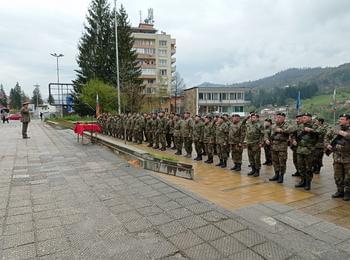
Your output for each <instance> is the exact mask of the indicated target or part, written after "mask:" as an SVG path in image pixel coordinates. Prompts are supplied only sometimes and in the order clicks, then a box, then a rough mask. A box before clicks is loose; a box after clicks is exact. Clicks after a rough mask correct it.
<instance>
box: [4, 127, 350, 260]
mask: <svg viewBox="0 0 350 260" xmlns="http://www.w3.org/2000/svg"><path fill="white" fill-rule="evenodd" d="M0 133H1V136H6V138H1V139H0V147H1V151H0V158H1V161H0V223H1V225H0V227H1V236H0V249H1V253H0V257H1V258H2V259H211V260H212V259H289V260H290V259H332V260H333V259H349V258H350V252H349V248H350V246H349V243H350V231H349V230H347V229H344V228H341V227H338V226H335V225H333V224H330V223H328V222H325V221H322V220H321V219H319V218H315V217H312V216H310V215H307V214H303V213H302V212H300V211H298V210H295V209H293V208H292V207H288V206H284V205H281V204H277V203H274V202H269V203H264V204H259V205H254V206H251V207H247V208H242V209H239V210H236V211H235V212H232V211H227V210H225V209H223V208H222V207H220V206H217V205H214V204H211V203H209V202H207V201H206V200H204V199H203V198H201V197H200V196H198V195H196V194H193V193H191V192H189V191H188V190H187V189H184V188H182V187H179V186H177V185H174V184H172V182H169V181H167V180H164V179H162V178H160V177H159V175H157V174H154V173H151V172H147V171H144V170H141V169H137V168H134V167H130V166H129V165H128V163H127V162H125V161H124V160H123V159H121V158H118V157H117V156H116V155H114V154H113V153H112V152H111V151H109V150H107V149H106V148H103V147H101V146H98V145H81V144H77V143H76V139H75V136H74V135H73V133H72V131H70V130H56V129H53V128H51V127H49V126H46V125H44V124H41V123H40V122H32V123H31V125H30V128H29V134H30V136H31V137H32V138H31V139H29V140H23V139H21V138H20V125H19V124H18V123H13V122H11V124H9V125H6V126H3V125H1V127H0Z"/></svg>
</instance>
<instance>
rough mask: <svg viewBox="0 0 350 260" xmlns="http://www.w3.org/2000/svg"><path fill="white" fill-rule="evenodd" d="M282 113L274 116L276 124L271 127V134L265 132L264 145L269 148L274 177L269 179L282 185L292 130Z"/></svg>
mask: <svg viewBox="0 0 350 260" xmlns="http://www.w3.org/2000/svg"><path fill="white" fill-rule="evenodd" d="M285 119H286V115H285V114H284V113H277V114H276V118H275V120H276V122H275V124H274V125H272V127H271V134H270V135H269V134H268V133H267V132H265V137H264V140H265V143H266V144H267V145H269V146H271V149H272V162H273V168H274V171H275V175H274V176H273V177H272V178H270V179H269V180H270V181H277V182H278V183H283V176H284V174H285V173H286V169H287V157H288V156H287V154H288V140H289V134H290V133H291V131H292V130H293V129H292V128H291V127H290V126H289V125H288V123H287V122H286V120H285Z"/></svg>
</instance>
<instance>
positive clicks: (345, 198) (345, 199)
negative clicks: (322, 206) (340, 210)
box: [343, 190, 350, 201]
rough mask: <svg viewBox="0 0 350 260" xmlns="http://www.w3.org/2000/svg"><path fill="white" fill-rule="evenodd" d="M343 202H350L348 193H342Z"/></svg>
mask: <svg viewBox="0 0 350 260" xmlns="http://www.w3.org/2000/svg"><path fill="white" fill-rule="evenodd" d="M343 200H344V201H349V200H350V191H348V190H347V191H345V192H344V198H343Z"/></svg>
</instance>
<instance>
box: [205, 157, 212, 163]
mask: <svg viewBox="0 0 350 260" xmlns="http://www.w3.org/2000/svg"><path fill="white" fill-rule="evenodd" d="M205 163H208V164H211V163H213V157H210V158H208V160H206V161H205Z"/></svg>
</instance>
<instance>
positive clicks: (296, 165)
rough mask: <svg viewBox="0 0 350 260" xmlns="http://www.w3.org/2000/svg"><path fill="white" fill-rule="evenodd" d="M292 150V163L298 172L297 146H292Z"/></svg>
mask: <svg viewBox="0 0 350 260" xmlns="http://www.w3.org/2000/svg"><path fill="white" fill-rule="evenodd" d="M292 151H293V164H294V167H295V170H296V171H297V172H299V170H298V154H297V147H295V146H293V148H292Z"/></svg>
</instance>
